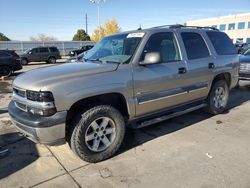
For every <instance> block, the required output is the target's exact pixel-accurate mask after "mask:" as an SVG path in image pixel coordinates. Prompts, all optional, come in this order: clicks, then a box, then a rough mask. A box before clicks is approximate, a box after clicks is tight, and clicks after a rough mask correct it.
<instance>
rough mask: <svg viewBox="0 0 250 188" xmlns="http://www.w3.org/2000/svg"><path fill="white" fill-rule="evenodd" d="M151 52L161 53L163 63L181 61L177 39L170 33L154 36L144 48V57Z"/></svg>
mask: <svg viewBox="0 0 250 188" xmlns="http://www.w3.org/2000/svg"><path fill="white" fill-rule="evenodd" d="M149 52H158V53H160V55H161V60H162V62H171V61H180V53H179V50H178V45H177V42H176V39H175V37H174V34H173V33H170V32H168V33H157V34H153V35H152V36H151V37H150V38H149V40H148V42H147V44H146V46H145V48H144V51H143V56H145V54H146V53H149ZM142 58H144V57H142Z"/></svg>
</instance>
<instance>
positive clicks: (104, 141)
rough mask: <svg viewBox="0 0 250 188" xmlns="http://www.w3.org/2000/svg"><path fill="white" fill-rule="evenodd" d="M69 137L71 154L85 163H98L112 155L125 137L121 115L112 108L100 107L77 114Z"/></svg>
mask: <svg viewBox="0 0 250 188" xmlns="http://www.w3.org/2000/svg"><path fill="white" fill-rule="evenodd" d="M71 126H74V129H73V130H72V133H71V136H70V140H69V142H70V146H71V149H72V150H73V152H74V153H75V154H76V155H78V156H79V157H80V158H81V159H83V160H84V161H87V162H93V163H96V162H100V161H103V160H105V159H108V158H109V157H111V156H112V155H114V154H115V153H116V152H117V150H118V149H119V148H120V146H121V143H122V141H123V138H124V135H125V123H124V118H123V116H122V115H121V113H120V112H119V111H118V110H117V109H115V108H114V107H112V106H108V105H100V106H96V107H93V108H90V109H89V110H87V111H85V112H83V113H79V114H78V115H77V116H76V117H75V119H74V121H73V125H71Z"/></svg>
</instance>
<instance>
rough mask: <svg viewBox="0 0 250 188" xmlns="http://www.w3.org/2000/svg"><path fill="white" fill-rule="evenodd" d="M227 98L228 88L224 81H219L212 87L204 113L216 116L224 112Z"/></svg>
mask: <svg viewBox="0 0 250 188" xmlns="http://www.w3.org/2000/svg"><path fill="white" fill-rule="evenodd" d="M228 98H229V88H228V85H227V83H226V81H225V80H219V81H217V82H215V83H214V84H213V85H212V89H211V90H210V92H209V95H208V98H207V107H206V109H205V110H206V112H208V113H210V114H213V115H216V114H220V113H222V112H224V111H225V109H226V106H227V103H228Z"/></svg>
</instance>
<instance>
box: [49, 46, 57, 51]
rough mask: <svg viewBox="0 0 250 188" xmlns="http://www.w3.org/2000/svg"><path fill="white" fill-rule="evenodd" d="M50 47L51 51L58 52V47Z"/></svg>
mask: <svg viewBox="0 0 250 188" xmlns="http://www.w3.org/2000/svg"><path fill="white" fill-rule="evenodd" d="M49 49H50V51H51V52H58V49H57V48H55V47H50V48H49Z"/></svg>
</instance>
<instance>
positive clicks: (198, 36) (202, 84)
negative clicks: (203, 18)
mask: <svg viewBox="0 0 250 188" xmlns="http://www.w3.org/2000/svg"><path fill="white" fill-rule="evenodd" d="M203 36H204V35H202V33H201V32H200V31H197V30H191V31H189V30H188V31H183V30H182V31H179V37H180V41H182V47H183V49H184V50H183V56H184V58H185V61H186V63H187V74H188V77H189V79H187V80H186V82H187V83H186V85H187V86H188V88H187V89H188V98H189V100H190V101H193V100H197V99H203V98H205V97H206V96H207V95H208V93H209V88H210V86H209V84H210V83H211V81H212V79H213V70H214V68H215V64H214V56H213V55H212V53H211V51H210V50H209V47H208V44H207V41H206V40H205V38H204V37H203Z"/></svg>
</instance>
